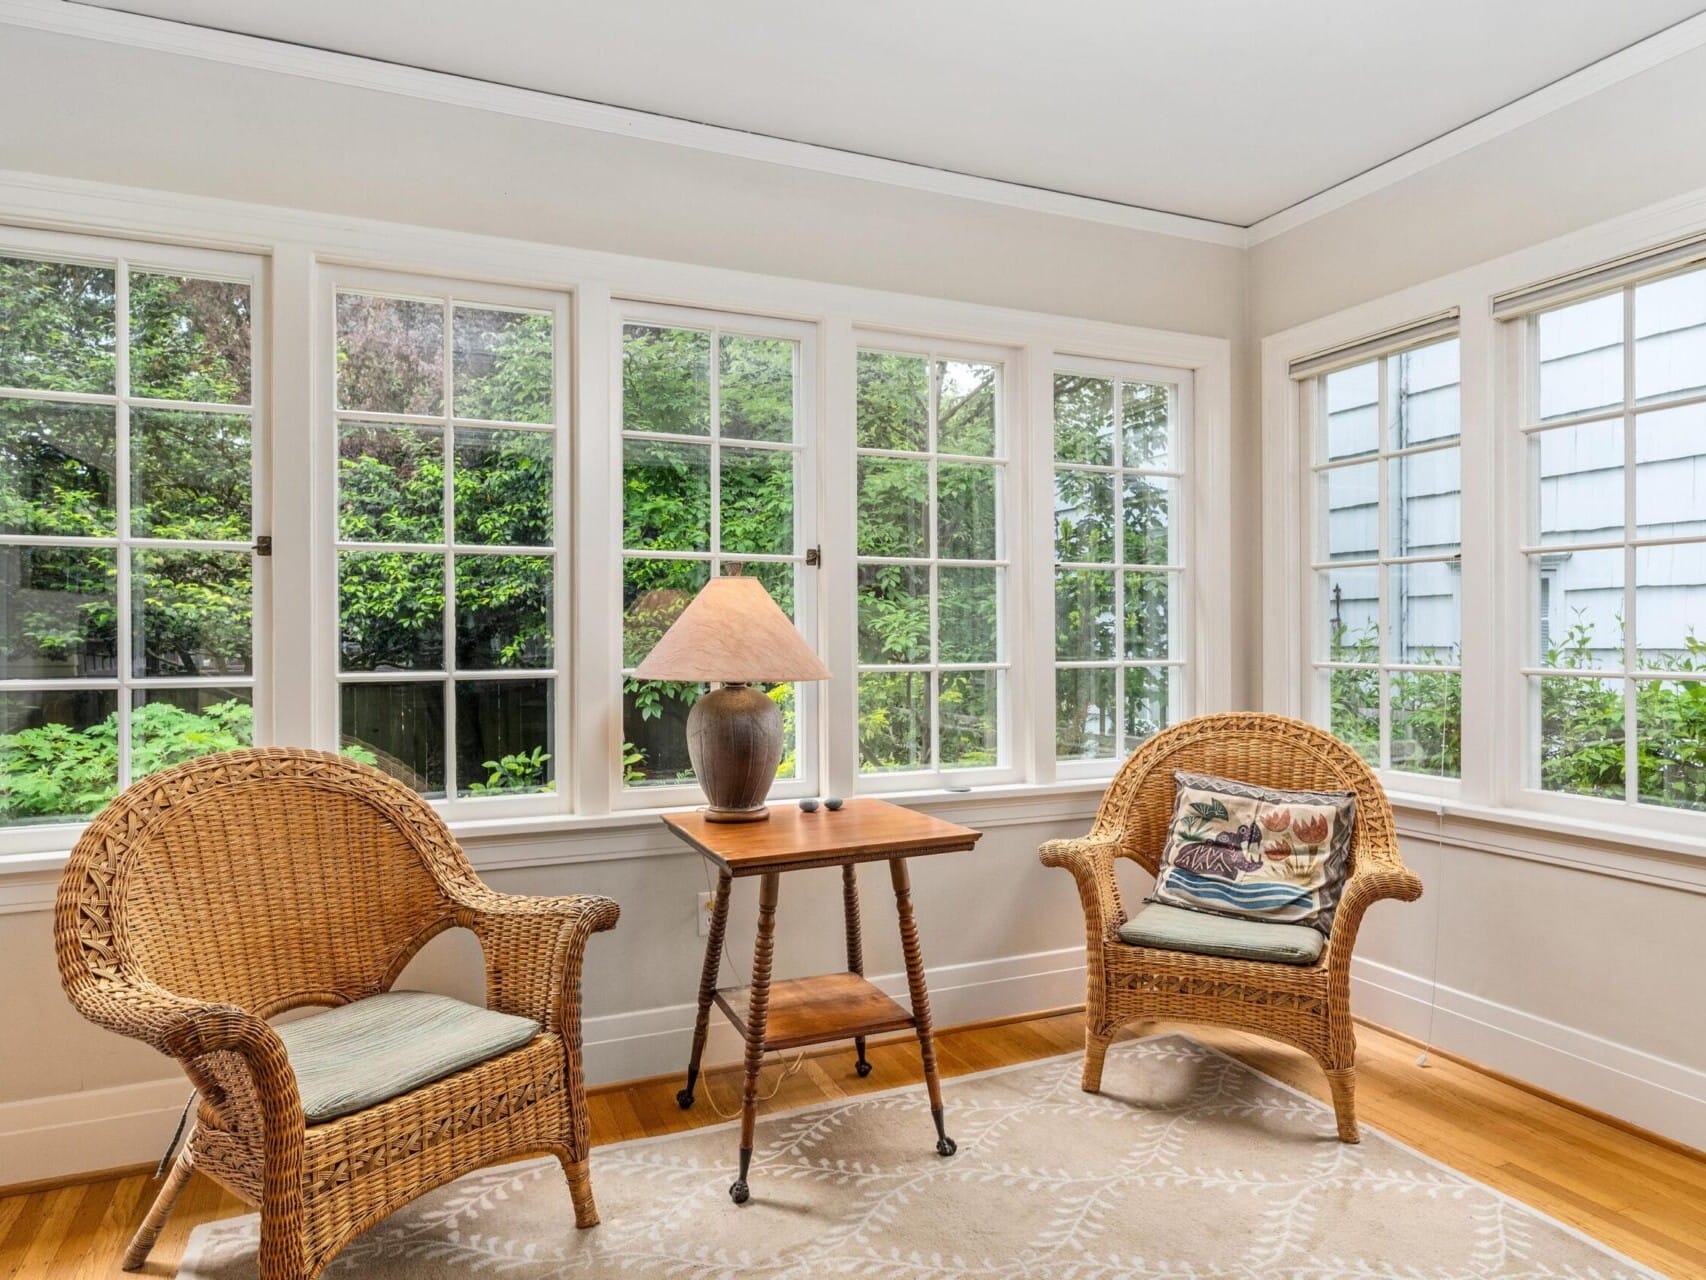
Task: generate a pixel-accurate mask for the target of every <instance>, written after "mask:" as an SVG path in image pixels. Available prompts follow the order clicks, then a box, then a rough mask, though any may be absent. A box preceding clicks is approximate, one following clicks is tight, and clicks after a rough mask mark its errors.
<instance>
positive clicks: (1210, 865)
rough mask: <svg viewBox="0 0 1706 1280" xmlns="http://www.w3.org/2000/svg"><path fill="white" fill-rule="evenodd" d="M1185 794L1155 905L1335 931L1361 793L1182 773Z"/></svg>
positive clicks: (1177, 806) (1177, 777) (1177, 775)
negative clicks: (1282, 786)
mask: <svg viewBox="0 0 1706 1280" xmlns="http://www.w3.org/2000/svg"><path fill="white" fill-rule="evenodd" d="M1173 781H1174V783H1175V784H1176V785H1177V787H1178V798H1177V799H1176V800H1175V801H1174V802H1173V825H1172V827H1171V828H1170V829H1169V830H1168V833H1167V847H1166V849H1165V851H1164V852H1163V853H1162V855H1161V870H1160V874H1159V875H1158V876H1157V877H1156V879H1155V892H1154V893H1153V894H1151V895H1150V896H1149V898H1148V901H1150V902H1164V903H1166V904H1167V905H1168V906H1170V907H1186V908H1188V909H1190V910H1192V911H1206V912H1209V913H1210V914H1213V915H1220V916H1237V917H1240V918H1242V919H1247V920H1265V921H1270V922H1272V923H1274V924H1306V925H1311V926H1313V927H1314V928H1316V929H1319V930H1320V931H1321V932H1322V933H1328V932H1331V930H1332V928H1333V913H1334V912H1335V911H1336V910H1337V909H1338V906H1339V897H1340V895H1341V894H1342V893H1343V892H1344V887H1345V870H1346V868H1347V866H1348V865H1349V863H1350V851H1351V832H1352V830H1353V828H1354V827H1355V825H1356V796H1355V793H1354V792H1350V791H1275V790H1273V789H1271V788H1269V787H1254V786H1250V785H1249V784H1248V783H1243V782H1234V781H1232V780H1231V779H1229V778H1216V777H1212V776H1210V775H1209V774H1205V773H1185V772H1183V771H1182V770H1180V771H1175V772H1174V774H1173Z"/></svg>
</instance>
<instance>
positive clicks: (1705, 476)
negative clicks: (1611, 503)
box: [1635, 404, 1706, 538]
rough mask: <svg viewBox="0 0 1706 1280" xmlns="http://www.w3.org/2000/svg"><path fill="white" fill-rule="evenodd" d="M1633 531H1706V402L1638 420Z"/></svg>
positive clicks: (1659, 534)
mask: <svg viewBox="0 0 1706 1280" xmlns="http://www.w3.org/2000/svg"><path fill="white" fill-rule="evenodd" d="M1635 522H1636V528H1635V532H1636V534H1637V535H1638V536H1639V537H1643V538H1655V537H1675V536H1677V535H1679V534H1701V535H1706V405H1699V404H1696V405H1689V406H1687V407H1686V408H1681V409H1664V410H1660V411H1659V412H1657V413H1643V414H1642V415H1641V416H1640V417H1639V418H1637V419H1636V420H1635Z"/></svg>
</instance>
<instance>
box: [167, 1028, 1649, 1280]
mask: <svg viewBox="0 0 1706 1280" xmlns="http://www.w3.org/2000/svg"><path fill="white" fill-rule="evenodd" d="M1078 1071H1079V1059H1078V1056H1077V1055H1071V1056H1068V1057H1063V1058H1054V1059H1051V1060H1048V1061H1045V1062H1036V1063H1029V1064H1026V1065H1024V1066H1020V1067H1012V1068H1007V1069H1005V1070H1002V1071H996V1072H991V1073H988V1074H985V1075H981V1076H962V1077H959V1078H957V1079H954V1080H950V1081H947V1082H945V1083H946V1092H947V1111H948V1131H949V1132H950V1133H952V1134H953V1135H954V1136H955V1137H956V1138H957V1139H958V1141H959V1154H958V1155H956V1156H954V1157H952V1158H951V1159H946V1160H944V1159H942V1158H941V1157H939V1156H938V1155H936V1153H935V1132H934V1130H933V1128H932V1127H931V1123H930V1115H929V1111H928V1108H927V1104H926V1102H925V1096H924V1090H923V1088H922V1087H916V1086H915V1087H909V1088H904V1089H896V1090H894V1091H892V1092H887V1093H879V1094H872V1095H868V1096H865V1097H861V1098H853V1099H847V1100H844V1101H840V1102H834V1103H829V1104H826V1105H824V1106H821V1107H815V1108H811V1109H808V1110H805V1111H796V1112H791V1113H786V1114H781V1115H776V1116H772V1117H770V1118H768V1119H761V1120H760V1123H759V1130H758V1148H757V1151H756V1153H755V1157H754V1161H753V1174H752V1179H751V1182H752V1201H751V1202H750V1203H749V1204H747V1205H745V1206H744V1207H740V1208H737V1207H736V1206H735V1205H733V1204H731V1203H730V1201H729V1197H728V1185H729V1183H730V1181H732V1179H733V1170H734V1166H735V1147H736V1144H737V1137H736V1134H735V1133H734V1132H733V1131H731V1130H730V1128H729V1127H728V1126H726V1125H719V1126H717V1127H715V1128H709V1129H699V1130H695V1131H693V1132H690V1133H683V1134H673V1135H670V1136H667V1137H661V1138H651V1139H645V1140H641V1141H638V1142H629V1143H624V1144H622V1145H619V1146H612V1147H599V1148H597V1149H595V1150H594V1152H593V1157H592V1170H593V1186H594V1189H595V1191H596V1193H597V1196H598V1204H599V1210H600V1212H601V1214H602V1215H603V1218H604V1223H603V1225H602V1226H600V1227H597V1228H595V1229H593V1230H591V1231H586V1232H578V1233H577V1232H576V1231H575V1229H574V1219H573V1216H572V1213H571V1210H570V1207H569V1193H568V1188H567V1186H566V1185H565V1183H564V1180H563V1176H562V1171H561V1168H560V1166H558V1164H557V1163H556V1162H555V1161H531V1162H528V1163H526V1164H516V1165H509V1166H506V1167H503V1168H499V1169H494V1170H489V1171H486V1172H483V1173H477V1174H474V1175H471V1176H469V1177H466V1178H463V1179H462V1180H461V1181H459V1182H456V1183H453V1184H451V1185H450V1186H448V1187H444V1188H441V1189H440V1190H439V1191H437V1192H434V1193H433V1194H432V1195H430V1196H427V1197H426V1198H424V1199H422V1200H420V1201H418V1202H416V1203H415V1204H413V1205H411V1206H410V1207H408V1208H407V1209H405V1210H403V1211H402V1212H401V1213H398V1214H396V1215H395V1216H394V1217H392V1218H390V1219H388V1220H387V1221H386V1222H384V1223H382V1224H381V1225H380V1226H378V1227H376V1228H375V1229H374V1230H372V1231H370V1232H368V1233H367V1234H366V1235H365V1236H363V1237H362V1238H361V1239H359V1240H357V1241H356V1242H355V1243H354V1244H352V1245H351V1246H350V1247H349V1249H347V1250H346V1251H345V1252H344V1253H343V1255H342V1256H341V1257H340V1258H339V1259H338V1260H337V1261H336V1262H335V1263H334V1264H333V1266H332V1268H331V1270H329V1271H328V1272H327V1274H328V1275H349V1274H354V1275H360V1276H364V1277H372V1278H373V1280H402V1278H404V1277H408V1278H409V1280H450V1278H451V1277H457V1276H504V1277H514V1278H517V1280H542V1278H544V1277H565V1278H569V1277H574V1278H580V1277H602V1276H625V1277H636V1276H667V1277H677V1278H680V1280H686V1278H689V1277H692V1278H698V1277H707V1278H709V1277H717V1278H721V1277H729V1278H730V1280H733V1278H734V1277H737V1276H740V1277H747V1276H758V1277H769V1278H774V1280H781V1278H783V1277H812V1278H814V1280H816V1278H819V1277H827V1276H866V1277H894V1278H896V1280H898V1278H900V1277H906V1278H908V1280H949V1278H950V1277H959V1276H979V1277H994V1278H996V1280H1021V1278H1025V1280H1029V1278H1031V1277H1036V1278H1037V1280H1043V1278H1047V1280H1116V1277H1117V1278H1120V1280H1124V1278H1125V1277H1152V1278H1155V1280H1209V1278H1210V1277H1236V1278H1237V1280H1306V1278H1307V1280H1469V1278H1474V1277H1495V1276H1496V1277H1506V1278H1509V1280H1517V1278H1519V1277H1527V1278H1530V1280H1618V1278H1623V1277H1636V1276H1640V1277H1651V1276H1653V1275H1655V1274H1656V1273H1654V1272H1652V1271H1649V1270H1647V1269H1646V1268H1644V1267H1641V1266H1637V1265H1636V1264H1634V1263H1632V1262H1629V1261H1627V1260H1626V1259H1623V1258H1621V1257H1619V1256H1617V1255H1616V1254H1613V1253H1611V1252H1610V1251H1608V1250H1606V1249H1604V1248H1602V1247H1601V1246H1599V1245H1598V1244H1595V1243H1593V1242H1592V1241H1590V1240H1588V1239H1587V1238H1586V1237H1584V1236H1580V1235H1578V1234H1576V1233H1575V1232H1573V1231H1572V1230H1570V1229H1569V1228H1568V1227H1565V1226H1564V1225H1563V1224H1561V1223H1558V1222H1555V1221H1553V1220H1552V1219H1550V1218H1547V1217H1545V1216H1543V1215H1542V1214H1539V1213H1536V1212H1535V1211H1534V1210H1532V1209H1529V1208H1527V1207H1525V1206H1523V1205H1520V1204H1518V1203H1516V1202H1515V1201H1513V1200H1510V1199H1507V1198H1506V1197H1504V1196H1502V1195H1500V1194H1499V1193H1497V1192H1495V1191H1493V1190H1491V1189H1489V1188H1487V1187H1485V1186H1482V1185H1481V1184H1480V1183H1477V1182H1474V1181H1472V1180H1471V1179H1469V1178H1466V1177H1464V1176H1463V1175H1461V1174H1459V1173H1455V1172H1453V1171H1451V1170H1449V1169H1446V1168H1444V1167H1443V1166H1441V1165H1438V1164H1435V1163H1433V1162H1432V1161H1430V1160H1429V1159H1427V1158H1426V1157H1424V1156H1421V1155H1419V1154H1418V1153H1416V1152H1414V1151H1412V1150H1410V1149H1409V1148H1408V1147H1404V1146H1401V1145H1399V1144H1398V1143H1396V1142H1393V1141H1391V1140H1390V1139H1388V1138H1385V1137H1382V1136H1381V1135H1379V1134H1377V1133H1374V1132H1372V1131H1370V1130H1368V1129H1367V1128H1366V1127H1365V1128H1364V1130H1363V1135H1364V1136H1363V1141H1362V1143H1361V1145H1360V1146H1355V1147H1347V1146H1344V1145H1343V1144H1341V1143H1339V1142H1338V1141H1336V1140H1335V1139H1334V1137H1333V1116H1332V1112H1331V1110H1330V1109H1329V1108H1327V1107H1326V1106H1324V1105H1323V1104H1322V1103H1319V1102H1316V1101H1315V1100H1314V1099H1312V1098H1309V1097H1306V1096H1304V1095H1302V1094H1299V1093H1297V1092H1295V1091H1293V1090H1292V1089H1290V1088H1289V1087H1287V1086H1285V1085H1282V1084H1280V1083H1278V1082H1277V1081H1274V1080H1272V1079H1270V1078H1268V1077H1267V1076H1264V1075H1261V1074H1260V1073H1258V1072H1256V1071H1254V1070H1252V1069H1251V1068H1249V1067H1247V1066H1245V1065H1243V1064H1242V1063H1240V1062H1237V1061H1235V1060H1233V1059H1232V1058H1229V1057H1226V1056H1225V1055H1223V1054H1221V1053H1219V1052H1218V1051H1216V1050H1213V1049H1210V1048H1207V1047H1205V1046H1203V1045H1201V1044H1198V1043H1197V1042H1196V1041H1194V1040H1191V1039H1189V1038H1188V1037H1185V1036H1181V1035H1166V1036H1158V1037H1155V1038H1153V1039H1150V1040H1141V1041H1130V1042H1125V1043H1121V1044H1117V1045H1115V1046H1114V1047H1113V1049H1112V1050H1111V1051H1110V1052H1109V1054H1108V1059H1107V1067H1106V1070H1105V1074H1104V1076H1103V1085H1104V1092H1103V1093H1102V1094H1100V1095H1090V1094H1085V1093H1081V1092H1080V1091H1079V1088H1078ZM256 1237H257V1220H256V1219H255V1218H254V1217H253V1216H249V1217H243V1218H233V1219H229V1220H226V1221H223V1222H215V1223H209V1224H206V1225H203V1226H200V1227H197V1228H196V1229H195V1233H194V1234H193V1236H192V1237H191V1239H190V1244H189V1248H188V1251H187V1252H186V1255H185V1261H184V1263H183V1266H182V1268H181V1270H180V1271H179V1273H178V1274H179V1277H180V1280H240V1278H243V1280H246V1278H249V1277H253V1276H254V1275H255V1262H254V1257H255V1243H256Z"/></svg>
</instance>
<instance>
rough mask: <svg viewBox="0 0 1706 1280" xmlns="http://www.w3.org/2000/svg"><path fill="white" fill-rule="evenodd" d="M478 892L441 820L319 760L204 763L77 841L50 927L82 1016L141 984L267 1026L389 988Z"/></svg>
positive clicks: (346, 764) (148, 791)
mask: <svg viewBox="0 0 1706 1280" xmlns="http://www.w3.org/2000/svg"><path fill="white" fill-rule="evenodd" d="M460 875H466V876H468V877H469V878H472V875H473V872H472V871H471V870H470V869H469V868H468V863H467V860H466V858H465V857H464V856H463V854H462V852H461V850H460V849H459V848H458V847H457V845H456V843H455V841H454V840H453V839H452V838H451V835H450V832H449V830H448V829H447V828H446V827H445V825H444V823H443V821H442V820H441V819H440V818H439V816H438V815H437V814H436V813H434V812H433V810H432V807H431V806H430V805H428V804H426V803H425V802H424V801H423V800H422V799H421V798H420V797H419V796H417V795H416V794H415V793H414V792H413V791H411V790H409V788H408V787H406V786H404V785H403V784H401V783H399V782H397V781H395V780H394V779H391V778H387V777H386V776H385V775H384V774H382V773H380V772H379V771H378V770H376V769H370V768H368V767H366V766H365V765H360V764H356V763H355V762H354V761H351V760H348V759H346V758H344V757H342V756H337V755H331V754H328V753H325V752H319V751H297V750H289V749H285V748H260V749H254V750H246V751H229V752H224V753H221V754H219V755H211V756H205V757H203V758H201V759H199V760H194V761H191V762H190V763H188V764H183V765H179V766H177V767H176V768H172V769H167V770H164V771H162V772H160V773H156V774H151V775H150V776H148V777H146V778H143V779H141V780H140V781H138V782H137V783H135V784H134V785H132V786H131V787H129V788H127V789H126V790H125V792H124V793H123V794H122V795H120V796H119V797H118V798H117V799H115V800H114V801H113V802H112V803H111V804H110V805H108V806H107V807H106V808H105V809H104V810H103V811H102V812H101V814H100V815H99V816H98V817H97V818H96V819H95V820H94V821H93V822H92V823H90V824H89V827H88V829H87V830H86V831H85V832H84V834H83V837H82V839H80V840H79V841H78V842H77V846H76V848H75V849H74V850H73V851H72V853H71V859H70V862H69V864H68V865H67V867H66V869H65V874H64V876H63V878H62V879H61V882H60V889H59V898H58V903H57V909H56V917H55V937H56V943H57V947H58V952H59V968H60V976H61V979H62V980H63V982H64V984H65V988H66V991H67V993H68V994H69V995H70V996H71V998H72V1000H73V1001H74V1002H77V1001H79V997H80V995H81V994H83V993H84V992H85V990H86V989H88V988H89V986H90V984H91V981H93V982H94V984H95V985H99V984H100V983H101V982H102V981H113V980H117V981H119V982H124V981H126V980H129V979H138V978H139V979H142V980H144V981H147V982H151V983H153V984H155V985H156V986H159V987H162V988H164V989H166V990H167V991H170V992H172V993H174V994H176V995H181V996H185V997H188V998H190V999H195V1000H210V1001H219V1002H223V1003H228V1004H235V1005H238V1006H240V1007H242V1008H245V1009H247V1010H249V1011H250V1012H252V1013H256V1014H259V1015H260V1016H262V1017H268V1016H270V1015H272V1014H274V1013H277V1012H279V1011H280V1010H283V1009H288V1008H292V1007H295V1006H297V1005H305V1004H334V1005H335V1004H343V1003H346V1002H347V1001H350V1000H354V999H358V998H360V997H362V996H364V995H370V994H373V993H375V992H377V991H381V990H384V989H385V988H387V987H388V986H389V985H390V984H391V982H392V981H394V980H395V978H396V975H397V973H398V972H399V971H400V970H401V969H402V967H403V965H404V964H406V963H407V962H408V959H409V957H410V956H412V955H413V954H414V953H415V952H416V951H417V950H418V949H419V948H420V946H421V945H422V944H423V943H424V942H426V941H427V939H429V938H430V937H432V936H433V935H434V934H436V933H438V932H439V931H440V930H442V929H444V928H445V927H447V926H448V925H449V924H450V923H452V914H453V907H452V904H451V903H450V901H449V899H448V898H447V897H446V895H445V893H444V891H443V890H442V889H441V888H440V882H441V881H443V880H445V879H446V877H456V876H460Z"/></svg>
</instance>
